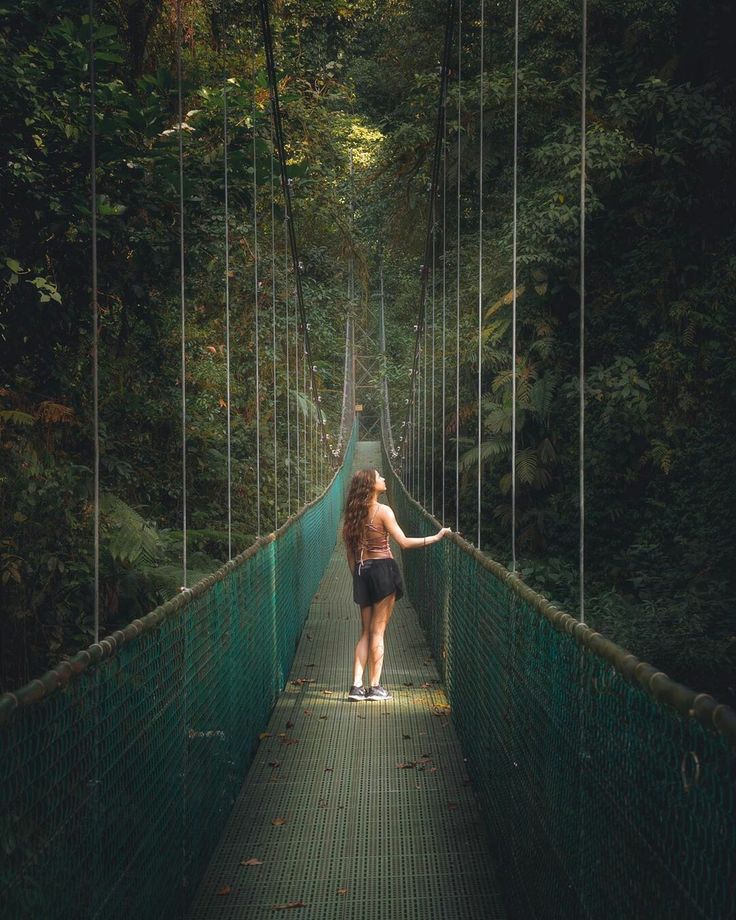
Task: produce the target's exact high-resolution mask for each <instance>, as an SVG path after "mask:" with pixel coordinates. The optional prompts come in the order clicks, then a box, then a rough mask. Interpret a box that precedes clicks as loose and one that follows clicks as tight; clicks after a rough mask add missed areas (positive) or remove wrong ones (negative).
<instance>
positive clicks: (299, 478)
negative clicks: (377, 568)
mask: <svg viewBox="0 0 736 920" xmlns="http://www.w3.org/2000/svg"><path fill="white" fill-rule="evenodd" d="M287 220H288V217H287ZM299 347H300V344H299V309H298V307H297V304H296V298H295V299H294V402H295V406H296V412H295V413H294V423H295V425H294V427H295V429H296V431H295V437H296V504H297V507H298V508H301V506H302V435H301V430H300V429H301V426H300V424H299V412H300V410H301V405H300V402H299Z"/></svg>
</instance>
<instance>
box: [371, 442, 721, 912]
mask: <svg viewBox="0 0 736 920" xmlns="http://www.w3.org/2000/svg"><path fill="white" fill-rule="evenodd" d="M384 453H386V448H385V446H384ZM384 468H385V469H386V470H391V464H390V462H389V460H388V457H387V456H384ZM389 488H390V498H391V503H392V506H393V507H394V509H395V510H396V513H397V516H398V518H399V521H400V523H401V525H402V527H403V528H404V529H405V530H406V532H407V533H413V534H425V533H426V534H429V533H433V532H434V531H435V530H436V529H437V528H438V527H439V523H438V522H437V521H436V520H434V519H433V518H432V517H431V516H430V515H429V514H427V512H426V511H425V510H424V509H423V508H422V507H421V506H420V505H419V504H417V502H415V501H414V500H413V499H412V498H411V497H410V496H409V494H408V493H407V492H406V490H405V489H404V486H403V485H402V483H401V481H400V480H399V478H398V477H397V476H396V475H395V474H394V475H393V477H391V479H390V483H389ZM404 562H405V575H406V582H407V588H408V593H409V596H410V598H411V600H412V603H413V604H414V606H415V607H416V609H417V611H418V613H419V616H420V619H421V620H422V621H423V625H424V627H425V629H426V632H427V634H428V636H429V638H430V642H431V647H432V649H433V654H434V656H435V657H436V660H437V664H438V666H439V668H440V672H441V674H442V676H443V680H444V683H445V686H446V690H447V694H448V697H449V701H450V705H451V707H452V715H453V719H454V722H455V725H456V727H457V730H458V733H459V735H460V739H461V743H462V746H463V751H464V754H465V756H466V758H467V763H468V771H469V775H470V776H471V778H472V780H473V782H474V786H475V789H476V791H477V795H478V797H479V800H480V801H479V804H480V806H481V808H482V811H483V814H484V818H485V824H486V827H487V831H488V835H489V839H490V842H491V846H492V847H493V850H494V852H495V854H496V856H497V860H498V865H499V870H500V872H499V874H500V876H501V878H502V879H504V880H505V887H506V900H507V904H508V908H509V914H510V916H511V917H518V918H524V920H528V918H550V920H551V918H555V920H561V918H564V920H575V918H578V917H580V918H583V917H584V918H596V920H612V918H623V917H645V916H646V917H662V918H667V920H673V918H679V920H694V918H711V920H726V918H732V917H734V916H735V915H736V914H734V910H736V908H735V907H734V905H736V713H734V711H733V710H732V709H730V708H729V707H727V706H724V705H719V704H718V703H717V702H716V701H715V700H714V699H713V698H712V697H710V696H708V695H707V694H698V693H695V692H693V691H691V690H689V689H688V688H686V687H684V686H682V685H680V684H677V683H675V682H674V681H672V680H670V679H669V678H667V676H666V675H664V674H663V673H661V672H660V671H657V670H656V669H655V668H653V667H652V666H651V665H648V664H646V663H644V662H641V661H639V660H638V659H637V658H636V657H635V656H634V655H632V654H630V653H628V652H626V650H624V649H622V648H620V647H619V646H617V645H615V644H614V643H613V642H610V641H608V640H606V639H605V638H604V637H603V636H601V635H600V634H598V633H595V632H593V631H592V630H591V629H589V628H588V627H586V626H584V625H581V624H579V623H578V622H577V621H576V620H574V619H573V618H572V617H570V616H568V615H566V614H565V613H563V612H562V611H560V610H558V609H556V608H555V607H553V606H552V605H551V604H549V603H548V602H547V601H546V600H545V599H544V598H542V597H540V596H539V595H538V594H536V593H535V592H534V591H532V590H531V589H530V588H529V587H528V586H527V585H524V584H523V582H521V581H520V580H519V579H518V578H516V577H515V576H512V575H511V573H510V572H508V571H507V570H506V569H504V568H503V567H502V566H501V565H498V564H497V563H495V562H493V561H491V560H490V559H488V558H487V557H486V556H484V555H483V554H481V553H479V552H478V551H477V550H476V549H474V548H473V547H472V546H470V545H469V544H468V543H466V542H465V541H464V540H462V539H461V538H459V537H456V536H452V537H451V538H449V539H448V540H444V541H442V542H441V543H439V544H436V545H432V546H431V547H428V548H427V549H426V551H422V552H417V553H407V554H406V555H405V560H404Z"/></svg>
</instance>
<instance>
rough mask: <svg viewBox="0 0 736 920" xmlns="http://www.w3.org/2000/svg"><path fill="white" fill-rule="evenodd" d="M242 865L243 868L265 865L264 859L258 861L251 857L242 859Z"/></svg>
mask: <svg viewBox="0 0 736 920" xmlns="http://www.w3.org/2000/svg"><path fill="white" fill-rule="evenodd" d="M240 865H241V866H262V865H263V860H262V859H256V858H255V856H251V858H250V859H241V860H240Z"/></svg>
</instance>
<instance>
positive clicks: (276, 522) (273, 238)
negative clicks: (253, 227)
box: [271, 113, 279, 530]
mask: <svg viewBox="0 0 736 920" xmlns="http://www.w3.org/2000/svg"><path fill="white" fill-rule="evenodd" d="M272 116H273V113H272ZM273 179H274V175H273V120H272V121H271V364H272V367H273V380H272V383H273V406H272V409H271V411H272V413H273V529H274V530H278V529H279V461H278V444H277V441H276V407H277V400H276V203H275V201H274V193H273Z"/></svg>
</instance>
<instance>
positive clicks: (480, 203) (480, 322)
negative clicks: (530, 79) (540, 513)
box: [476, 0, 486, 549]
mask: <svg viewBox="0 0 736 920" xmlns="http://www.w3.org/2000/svg"><path fill="white" fill-rule="evenodd" d="M485 25H486V13H485V0H480V145H479V152H478V161H479V162H478V182H479V191H478V479H477V495H476V506H477V511H476V513H477V517H478V537H477V544H476V545H477V547H478V549H480V548H481V545H480V522H481V500H480V499H481V480H482V475H481V472H482V469H483V464H482V463H481V456H480V449H481V444H482V440H483V412H482V410H481V399H482V396H483V391H482V386H483V380H482V377H483V352H482V345H483V340H482V336H483V167H484V163H483V108H484V98H483V90H484V84H485V72H484V71H485V60H484V58H485V55H484V51H485Z"/></svg>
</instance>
